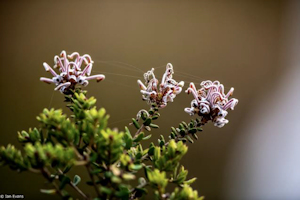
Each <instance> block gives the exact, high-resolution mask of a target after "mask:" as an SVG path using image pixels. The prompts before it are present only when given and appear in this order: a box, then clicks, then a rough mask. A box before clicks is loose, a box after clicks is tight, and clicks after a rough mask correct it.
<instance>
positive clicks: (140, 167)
mask: <svg viewBox="0 0 300 200" xmlns="http://www.w3.org/2000/svg"><path fill="white" fill-rule="evenodd" d="M142 167H143V166H142V165H140V164H132V165H131V166H130V169H132V170H135V171H138V170H140V169H142Z"/></svg>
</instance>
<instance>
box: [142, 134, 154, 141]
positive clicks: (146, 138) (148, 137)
mask: <svg viewBox="0 0 300 200" xmlns="http://www.w3.org/2000/svg"><path fill="white" fill-rule="evenodd" d="M151 136H152V135H151V134H150V135H147V136H146V137H144V138H143V140H148V139H150V138H151Z"/></svg>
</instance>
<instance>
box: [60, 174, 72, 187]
mask: <svg viewBox="0 0 300 200" xmlns="http://www.w3.org/2000/svg"><path fill="white" fill-rule="evenodd" d="M59 180H60V184H59V189H60V190H62V189H64V187H65V186H66V185H67V184H69V183H70V182H71V180H70V178H69V177H67V176H65V175H59Z"/></svg>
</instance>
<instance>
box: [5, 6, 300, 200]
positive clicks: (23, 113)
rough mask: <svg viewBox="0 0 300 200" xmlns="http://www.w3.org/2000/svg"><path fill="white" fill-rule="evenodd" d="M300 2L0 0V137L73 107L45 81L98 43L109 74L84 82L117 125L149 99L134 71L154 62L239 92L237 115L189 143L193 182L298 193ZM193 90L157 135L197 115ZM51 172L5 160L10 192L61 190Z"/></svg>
mask: <svg viewBox="0 0 300 200" xmlns="http://www.w3.org/2000/svg"><path fill="white" fill-rule="evenodd" d="M299 13H300V4H299V2H298V1H277V0H273V1H267V0H266V1H263V0H260V1H254V0H253V1H250V0H249V1H239V0H236V1H225V0H224V1H209V0H206V1H145V0H143V1H9V0H7V1H0V24H1V28H0V36H1V37H0V66H1V70H0V91H1V94H0V95H1V96H0V106H1V107H0V109H1V115H0V127H1V132H0V138H1V139H0V145H7V144H8V143H12V144H14V145H16V146H17V147H21V146H20V145H19V144H18V142H17V135H16V134H17V131H20V130H23V129H25V130H27V129H28V128H29V127H34V126H38V123H37V121H36V119H35V117H36V116H37V115H38V114H39V113H40V112H41V111H42V109H43V108H44V107H54V108H64V111H66V112H68V111H67V109H66V108H65V107H64V106H65V104H64V103H63V96H62V95H61V94H60V93H59V92H54V91H53V88H54V86H53V85H47V84H44V83H42V82H40V81H39V77H41V76H44V77H50V74H49V73H46V72H45V71H44V68H43V66H42V63H43V62H44V61H45V62H47V63H49V64H50V65H52V64H53V57H54V55H57V54H59V53H60V52H61V51H62V50H66V51H67V52H68V53H71V52H74V51H77V52H79V53H80V54H85V53H88V54H90V55H91V56H92V58H93V60H94V61H95V64H94V67H93V73H94V74H98V73H103V74H105V75H106V80H105V81H103V82H101V83H96V82H91V83H90V85H89V86H88V87H87V89H88V91H89V95H93V96H95V97H96V98H97V99H98V102H97V105H98V107H105V108H106V110H107V112H108V113H109V114H110V116H111V118H110V126H111V127H117V128H119V129H120V130H123V129H124V126H125V125H128V123H129V122H130V118H132V117H134V116H135V115H136V113H137V111H138V110H140V109H142V108H147V105H146V103H145V102H143V101H141V95H140V93H139V88H138V86H137V84H136V81H137V79H142V78H143V73H144V72H146V71H147V70H149V69H151V68H155V72H156V74H157V76H158V77H161V76H162V74H163V72H164V70H165V65H166V64H167V63H168V62H171V63H172V64H173V66H174V69H175V76H174V77H175V79H176V80H178V81H179V80H184V81H185V82H186V86H187V85H188V84H189V82H191V81H192V82H195V83H196V85H199V83H200V82H201V81H203V80H208V79H210V80H219V81H220V82H221V83H223V84H224V85H225V88H226V90H228V89H230V87H232V86H233V87H234V88H235V93H234V97H235V98H238V99H239V104H238V105H237V107H236V110H235V111H232V112H230V113H229V115H228V119H229V120H230V123H229V124H228V125H226V126H225V127H223V128H222V129H218V128H216V127H214V126H213V125H212V124H208V125H206V126H205V128H204V132H202V133H200V134H199V140H198V141H196V142H195V144H193V145H189V151H188V154H187V155H186V156H185V157H184V159H183V161H182V164H183V165H185V167H186V168H187V169H188V170H189V177H194V176H196V177H197V178H198V180H197V181H196V182H195V183H194V184H193V187H194V188H195V189H197V190H198V192H199V193H200V194H201V195H204V196H206V199H208V200H210V199H212V200H223V199H228V200H234V199H236V200H238V199H239V200H248V199H249V200H256V199H258V200H268V199H272V200H277V199H281V200H282V199H285V200H297V199H300V192H299V191H300V168H299V164H300V154H299V152H300V148H299V146H300V145H299V141H300V136H299V134H300V128H299V124H300V120H299V111H300V107H299V103H298V99H299V98H300V96H299V85H300V81H299V75H300V70H299V69H300V67H299V65H300V60H299V58H298V57H299V50H300V48H299V47H300V43H299V39H300V31H299V22H300V15H299ZM191 100H192V96H188V95H186V94H184V93H183V94H181V95H179V96H178V97H177V98H176V99H175V102H174V103H171V104H169V105H168V106H167V108H165V109H163V110H161V114H162V117H161V118H160V119H159V120H158V123H159V125H160V127H161V129H159V130H158V131H155V132H153V136H152V139H153V141H154V140H156V139H157V138H158V136H159V134H164V135H165V136H168V134H169V132H170V127H171V126H176V125H178V123H179V122H180V121H182V120H185V121H188V120H189V118H190V117H189V116H188V115H187V114H186V113H184V111H183V109H184V108H185V107H188V106H189V105H190V101H191ZM78 171H79V170H77V171H76V170H74V171H72V173H77V172H78ZM82 176H83V177H87V174H84V173H83V174H82ZM44 182H45V181H44V180H43V178H42V177H40V176H39V175H36V174H30V173H28V172H24V173H21V174H18V173H16V172H14V171H11V170H9V169H8V168H7V167H4V168H0V193H1V194H24V195H25V198H26V199H41V198H43V199H59V198H58V197H55V196H47V195H43V194H41V193H39V189H40V188H45V187H47V185H46V186H45V185H43V184H44ZM81 185H82V186H83V185H84V184H82V183H81V184H80V185H79V186H81ZM83 190H84V191H86V192H89V191H91V192H92V189H91V188H89V187H84V186H83Z"/></svg>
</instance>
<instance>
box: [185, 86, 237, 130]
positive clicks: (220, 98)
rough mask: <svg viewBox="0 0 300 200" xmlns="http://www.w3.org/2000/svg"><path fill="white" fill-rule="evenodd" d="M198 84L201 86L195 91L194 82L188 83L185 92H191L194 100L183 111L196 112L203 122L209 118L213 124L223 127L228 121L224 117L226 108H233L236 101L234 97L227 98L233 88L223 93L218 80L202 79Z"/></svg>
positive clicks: (192, 113)
mask: <svg viewBox="0 0 300 200" xmlns="http://www.w3.org/2000/svg"><path fill="white" fill-rule="evenodd" d="M200 86H201V88H200V89H199V90H198V91H197V89H196V87H195V84H194V83H190V86H189V88H188V89H187V90H186V93H188V94H190V93H192V94H193V96H194V100H192V102H191V107H190V108H185V109H184V111H185V112H187V113H189V114H190V115H194V114H198V115H199V116H201V117H202V122H203V123H206V122H207V121H209V120H211V121H212V122H213V123H214V125H215V126H217V127H219V128H221V127H223V126H224V125H225V124H227V123H228V122H229V121H228V120H227V119H225V117H226V116H227V114H228V112H227V109H228V108H230V109H231V110H233V109H234V107H235V106H236V105H237V103H238V100H237V99H235V98H231V99H229V97H230V96H231V95H232V94H233V91H234V88H231V89H230V90H229V92H228V93H227V94H225V93H224V86H223V84H220V82H219V81H214V82H211V81H203V82H202V83H201V84H200Z"/></svg>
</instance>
